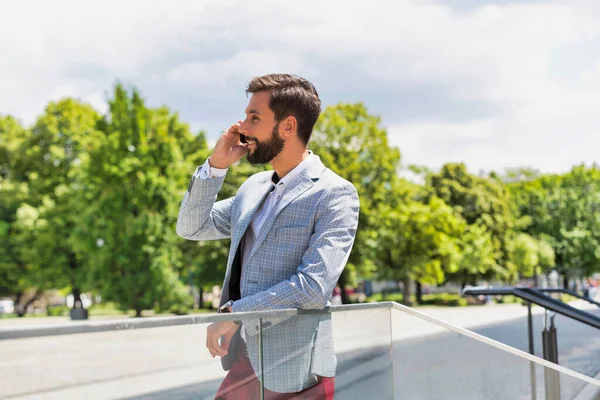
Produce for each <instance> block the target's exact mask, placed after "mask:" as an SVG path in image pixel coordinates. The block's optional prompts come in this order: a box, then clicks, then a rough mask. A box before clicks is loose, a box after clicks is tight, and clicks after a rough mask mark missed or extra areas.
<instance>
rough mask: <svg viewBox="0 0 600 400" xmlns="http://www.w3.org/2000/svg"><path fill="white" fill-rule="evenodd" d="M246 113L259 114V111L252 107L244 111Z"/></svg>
mask: <svg viewBox="0 0 600 400" xmlns="http://www.w3.org/2000/svg"><path fill="white" fill-rule="evenodd" d="M246 114H256V115H260V113H259V112H258V111H256V110H254V109H250V110H248V111H246Z"/></svg>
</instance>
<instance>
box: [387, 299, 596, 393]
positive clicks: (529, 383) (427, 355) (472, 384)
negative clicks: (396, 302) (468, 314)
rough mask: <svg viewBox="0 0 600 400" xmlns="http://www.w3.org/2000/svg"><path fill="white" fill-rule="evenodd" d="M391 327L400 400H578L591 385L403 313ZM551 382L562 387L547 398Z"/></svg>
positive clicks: (393, 317)
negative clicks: (547, 386)
mask: <svg viewBox="0 0 600 400" xmlns="http://www.w3.org/2000/svg"><path fill="white" fill-rule="evenodd" d="M391 322H392V343H393V351H392V356H393V360H394V378H393V379H394V392H395V395H396V398H397V399H436V400H439V399H443V400H450V399H461V400H464V399H474V400H475V399H558V398H559V397H553V395H554V394H555V392H556V391H557V390H558V393H560V394H561V397H560V399H562V400H565V399H578V397H577V396H578V395H579V394H580V393H581V392H582V391H583V390H584V389H586V387H588V386H590V382H589V381H587V380H586V379H584V378H586V377H584V376H580V375H578V374H577V373H575V372H572V373H567V372H568V371H566V372H565V371H564V370H563V369H560V368H559V369H560V370H559V371H555V370H554V369H552V368H548V367H545V366H544V365H543V361H539V360H536V361H534V362H532V361H529V360H528V359H527V358H526V356H524V355H523V354H520V353H519V352H518V351H517V350H514V352H516V353H517V354H514V353H513V352H510V351H508V350H506V349H505V348H504V347H503V345H502V344H499V343H497V347H495V346H494V345H492V344H490V343H488V342H486V340H485V338H483V339H482V341H480V340H476V339H475V338H473V337H471V336H469V335H467V334H464V333H457V332H456V331H455V330H451V329H449V328H448V327H445V326H443V325H440V324H437V323H435V322H432V321H430V320H426V319H423V318H421V317H418V316H415V315H411V314H409V313H407V312H405V311H401V310H399V309H394V310H392V315H391ZM458 331H459V332H462V331H461V330H460V329H458ZM478 337H479V336H478ZM525 338H526V336H525ZM488 341H489V340H488ZM539 341H541V338H540V340H539ZM494 343H496V342H494ZM547 375H549V376H550V377H547ZM552 377H554V378H555V379H554V380H552ZM587 379H590V378H587ZM550 381H552V382H555V381H558V382H559V383H558V385H559V386H550V388H554V389H555V390H554V392H550V393H547V392H546V384H548V383H549V382H550ZM595 382H596V383H598V382H597V381H595ZM591 386H592V389H593V388H597V389H600V386H597V385H596V386H595V385H593V384H592V385H591ZM557 387H558V389H556V388H557Z"/></svg>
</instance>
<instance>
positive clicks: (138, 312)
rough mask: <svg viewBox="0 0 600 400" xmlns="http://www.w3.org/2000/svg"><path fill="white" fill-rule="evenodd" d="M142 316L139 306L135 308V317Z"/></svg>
mask: <svg viewBox="0 0 600 400" xmlns="http://www.w3.org/2000/svg"><path fill="white" fill-rule="evenodd" d="M141 316H142V310H141V309H139V308H136V309H135V317H136V318H140V317H141Z"/></svg>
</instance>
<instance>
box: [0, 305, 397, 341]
mask: <svg viewBox="0 0 600 400" xmlns="http://www.w3.org/2000/svg"><path fill="white" fill-rule="evenodd" d="M392 304H393V302H381V303H364V304H345V305H340V306H331V307H327V308H325V309H323V310H300V309H282V310H269V311H250V312H238V313H232V314H230V313H227V314H208V315H182V316H175V317H149V318H127V319H121V320H111V321H72V322H70V323H67V324H64V323H63V324H56V325H45V326H27V327H10V328H0V340H7V339H24V338H33V337H43V336H60V335H73V334H79V333H95V332H109V331H124V330H131V329H145V328H162V327H166V326H179V325H196V324H210V323H213V322H219V321H242V322H244V321H249V320H254V319H260V318H265V319H267V318H291V317H294V316H297V315H306V314H324V313H333V312H344V311H353V310H365V309H375V308H391V307H392Z"/></svg>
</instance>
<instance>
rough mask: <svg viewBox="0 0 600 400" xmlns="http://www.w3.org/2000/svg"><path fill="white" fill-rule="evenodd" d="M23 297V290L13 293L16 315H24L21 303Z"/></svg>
mask: <svg viewBox="0 0 600 400" xmlns="http://www.w3.org/2000/svg"><path fill="white" fill-rule="evenodd" d="M22 299H23V292H17V294H15V314H17V316H19V317H22V316H23V315H25V312H24V310H23V305H22V304H21V300H22Z"/></svg>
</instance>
